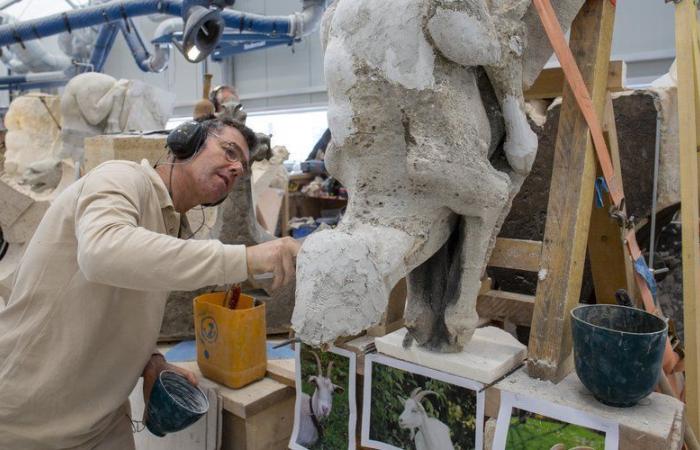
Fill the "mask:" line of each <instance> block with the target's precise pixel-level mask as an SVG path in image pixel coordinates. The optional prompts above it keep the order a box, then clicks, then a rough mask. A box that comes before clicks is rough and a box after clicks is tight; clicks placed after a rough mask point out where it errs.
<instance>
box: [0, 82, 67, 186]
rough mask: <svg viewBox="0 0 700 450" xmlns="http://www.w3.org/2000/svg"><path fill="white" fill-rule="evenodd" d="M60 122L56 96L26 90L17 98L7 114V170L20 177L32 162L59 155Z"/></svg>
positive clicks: (58, 103) (58, 104) (6, 171)
mask: <svg viewBox="0 0 700 450" xmlns="http://www.w3.org/2000/svg"><path fill="white" fill-rule="evenodd" d="M60 123H61V110H60V100H59V98H58V97H57V96H55V95H45V94H27V95H23V96H21V97H17V98H16V99H14V100H13V101H12V103H11V104H10V108H9V109H8V110H7V114H6V115H5V127H6V128H7V134H6V135H5V146H6V151H5V164H4V171H5V173H6V174H8V175H9V176H12V177H20V176H21V175H23V174H24V173H25V171H26V170H27V169H28V168H29V166H30V165H31V164H32V163H35V162H38V161H42V160H45V159H49V158H54V157H55V156H56V155H58V153H59V152H60V149H61V135H60V129H59V126H60ZM53 187H55V185H54V186H53Z"/></svg>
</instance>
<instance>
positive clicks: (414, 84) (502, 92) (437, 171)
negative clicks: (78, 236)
mask: <svg viewBox="0 0 700 450" xmlns="http://www.w3.org/2000/svg"><path fill="white" fill-rule="evenodd" d="M581 3H582V0H562V1H561V2H558V4H557V6H556V7H557V8H559V9H561V8H562V7H564V6H565V7H566V8H571V9H572V10H576V11H577V10H578V7H579V6H580V4H581ZM528 6H529V1H526V0H521V1H502V2H501V1H497V2H490V3H489V5H487V3H486V2H484V1H483V0H465V1H459V2H457V1H451V0H388V1H383V2H376V1H372V0H339V1H337V2H336V3H335V4H334V5H333V6H331V7H330V8H329V9H328V10H327V12H326V16H325V17H324V21H323V23H322V26H321V29H322V34H323V35H322V42H323V45H324V46H325V52H326V53H325V60H324V64H325V76H326V82H327V85H328V93H329V110H328V120H329V126H330V128H331V132H332V135H333V140H332V142H331V145H330V146H329V149H328V151H327V153H326V159H325V161H326V166H327V168H328V170H329V172H330V173H331V174H332V175H333V176H334V177H336V178H337V179H338V180H340V181H341V182H342V183H343V185H344V186H345V187H347V189H348V191H349V193H350V198H349V202H348V208H347V213H346V215H345V217H344V219H343V222H342V223H341V225H340V226H339V227H338V228H337V229H336V230H335V231H323V232H319V233H315V234H313V235H311V236H310V237H309V238H308V239H307V240H306V242H305V243H304V246H303V247H302V250H301V252H300V254H299V256H298V265H297V280H298V281H297V292H296V302H297V306H296V308H295V311H294V316H293V318H292V324H293V327H294V329H295V330H296V331H297V332H298V334H299V336H300V337H301V338H302V339H303V340H304V341H306V342H308V343H310V344H314V345H318V344H321V343H325V342H332V341H333V340H335V339H336V338H337V337H338V336H342V335H354V334H357V333H359V332H361V331H362V330H364V329H366V328H368V327H370V326H372V325H374V324H376V323H377V322H378V321H379V320H380V319H381V317H382V314H383V312H384V310H385V309H386V305H387V300H388V297H389V293H390V292H391V289H392V288H393V286H394V285H395V284H396V282H398V280H400V279H401V278H402V277H404V276H406V275H408V281H409V289H408V290H409V299H408V306H407V309H406V323H407V326H408V328H409V330H410V332H411V336H412V338H413V339H415V340H416V341H417V342H418V343H419V344H420V345H422V346H424V347H427V348H429V349H433V350H438V351H447V352H459V351H461V350H462V348H463V346H464V345H465V344H466V343H467V342H468V341H469V339H470V338H471V336H472V334H473V332H474V328H475V326H476V323H477V320H478V317H477V314H476V309H475V304H476V297H477V294H478V292H479V288H480V279H481V277H482V275H483V272H484V268H485V262H486V261H487V260H488V257H489V255H490V252H491V250H492V248H493V244H494V242H495V237H496V235H497V233H498V230H499V228H500V225H501V223H502V221H503V219H504V218H505V215H506V214H507V212H508V209H509V206H510V203H511V201H512V199H513V196H514V195H515V194H516V193H517V192H518V190H519V188H520V185H521V184H522V181H523V179H524V177H525V176H526V175H527V173H528V172H529V170H530V167H531V165H532V162H533V161H534V157H535V153H536V150H537V139H536V136H535V135H534V133H533V132H532V130H531V129H530V127H529V125H528V123H527V118H526V116H525V113H524V102H523V96H522V87H523V69H524V68H528V67H530V66H529V65H528V64H529V62H528V64H525V66H524V65H523V54H524V53H525V52H526V50H527V47H528V45H527V39H528V33H529V31H530V30H529V29H528V27H527V24H526V22H523V21H522V20H521V19H522V17H523V14H526V13H527V11H528V9H527V8H528ZM489 7H490V8H491V9H489ZM567 17H568V16H567ZM571 19H573V16H572V17H571ZM568 23H570V19H567V20H566V21H565V24H566V25H567V26H568ZM550 53H551V51H550ZM543 64H544V61H542V63H541V64H540V67H539V68H538V69H537V70H533V72H539V69H541V67H542V65H543ZM482 67H483V69H482ZM483 71H485V72H486V74H487V77H488V78H487V81H489V82H490V86H488V87H483V83H480V81H482V80H481V77H480V75H481V73H482V72H483ZM487 84H489V83H487ZM489 88H490V89H489ZM489 90H490V91H491V92H488V91H489ZM482 92H484V97H483V98H482ZM494 94H495V97H494ZM487 98H488V99H495V105H494V102H493V101H491V102H488V100H487V104H486V105H485V104H484V99H487ZM495 110H498V111H500V112H501V115H498V114H493V112H494V111H495ZM494 120H495V121H499V120H500V121H502V122H503V123H504V129H505V132H506V139H505V144H504V151H505V155H506V159H507V161H508V164H507V166H506V167H504V170H503V171H501V170H496V169H495V168H494V166H492V165H491V163H490V162H489V154H490V152H491V151H492V150H493V149H494V148H495V146H494V142H493V141H494V140H499V139H500V138H501V136H499V135H495V136H492V131H493V130H494V126H493V125H492V122H493V121H494ZM496 129H497V127H496Z"/></svg>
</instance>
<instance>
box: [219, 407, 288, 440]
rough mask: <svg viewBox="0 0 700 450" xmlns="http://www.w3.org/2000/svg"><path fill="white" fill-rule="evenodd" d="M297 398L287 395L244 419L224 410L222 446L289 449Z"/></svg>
mask: <svg viewBox="0 0 700 450" xmlns="http://www.w3.org/2000/svg"><path fill="white" fill-rule="evenodd" d="M294 401H295V399H294V397H290V398H287V399H285V400H282V401H281V402H279V403H278V404H276V405H274V406H272V407H270V408H268V409H265V410H264V411H261V412H259V413H257V414H255V415H254V416H252V417H248V418H245V419H244V418H241V417H238V416H236V415H234V414H232V413H230V412H228V411H224V413H223V417H222V422H223V423H222V433H221V434H222V435H221V449H222V450H283V449H287V448H288V447H287V445H288V444H289V438H291V436H292V428H293V426H294Z"/></svg>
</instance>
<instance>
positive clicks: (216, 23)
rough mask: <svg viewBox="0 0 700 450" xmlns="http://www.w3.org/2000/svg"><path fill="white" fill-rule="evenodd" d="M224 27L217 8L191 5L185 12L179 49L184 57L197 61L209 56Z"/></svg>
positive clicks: (193, 61)
mask: <svg viewBox="0 0 700 450" xmlns="http://www.w3.org/2000/svg"><path fill="white" fill-rule="evenodd" d="M224 27H225V24H224V20H223V19H222V18H221V12H220V10H219V9H210V8H206V7H204V6H200V5H193V6H191V7H190V8H189V9H188V10H187V12H186V16H185V30H184V32H183V34H182V48H181V49H180V50H181V51H182V54H183V55H184V56H185V59H187V61H189V62H192V63H197V62H200V61H202V60H203V59H205V58H206V57H207V56H209V53H211V52H212V51H214V49H215V48H216V46H217V44H218V43H219V39H221V34H222V33H223V32H224Z"/></svg>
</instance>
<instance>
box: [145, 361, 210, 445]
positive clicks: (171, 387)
mask: <svg viewBox="0 0 700 450" xmlns="http://www.w3.org/2000/svg"><path fill="white" fill-rule="evenodd" d="M208 410H209V399H207V396H206V395H204V392H202V390H201V389H199V388H198V387H197V386H193V385H192V384H190V382H189V381H187V379H186V378H185V377H183V376H182V375H180V374H178V373H176V372H173V371H171V370H164V371H162V372H161V373H160V374H159V375H158V379H157V380H156V382H155V383H154V384H153V389H152V390H151V396H150V397H149V399H148V409H147V410H146V428H148V431H150V432H151V433H153V434H155V435H156V436H159V437H163V436H165V435H166V434H168V433H174V432H176V431H180V430H184V429H185V428H187V427H189V426H190V425H192V424H193V423H195V422H196V421H197V420H199V418H200V417H202V416H203V415H204V414H205V413H206V412H207V411H208Z"/></svg>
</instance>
